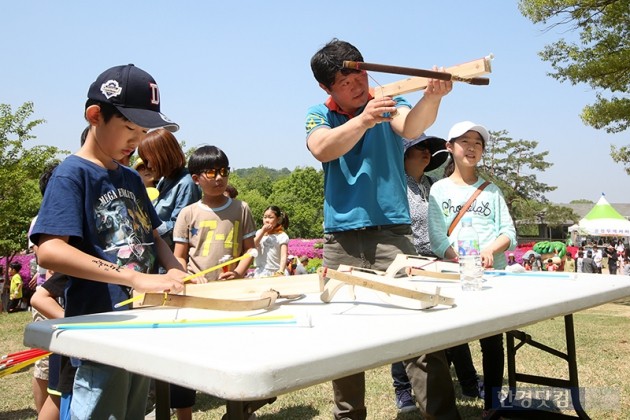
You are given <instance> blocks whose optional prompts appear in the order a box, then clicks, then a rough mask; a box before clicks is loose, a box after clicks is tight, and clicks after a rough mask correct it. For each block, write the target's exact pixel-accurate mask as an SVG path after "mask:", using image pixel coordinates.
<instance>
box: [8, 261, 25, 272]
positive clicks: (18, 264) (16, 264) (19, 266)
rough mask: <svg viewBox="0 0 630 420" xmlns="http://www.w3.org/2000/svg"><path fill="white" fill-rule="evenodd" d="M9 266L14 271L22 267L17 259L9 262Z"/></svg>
mask: <svg viewBox="0 0 630 420" xmlns="http://www.w3.org/2000/svg"><path fill="white" fill-rule="evenodd" d="M9 267H10V268H12V269H14V270H15V271H20V270H21V269H22V264H20V263H19V262H17V261H13V262H12V263H11V264H9Z"/></svg>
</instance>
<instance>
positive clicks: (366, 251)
mask: <svg viewBox="0 0 630 420" xmlns="http://www.w3.org/2000/svg"><path fill="white" fill-rule="evenodd" d="M398 254H406V255H416V250H415V248H414V246H413V241H412V236H411V226H410V225H387V226H380V227H370V228H366V229H357V230H348V231H343V232H333V233H327V234H324V261H323V264H324V266H325V267H329V268H331V269H336V268H337V267H339V265H340V264H345V265H349V266H352V267H361V268H371V269H373V270H380V271H385V270H387V268H388V267H389V265H390V264H391V263H392V261H394V258H396V255H398Z"/></svg>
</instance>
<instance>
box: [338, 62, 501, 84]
mask: <svg viewBox="0 0 630 420" xmlns="http://www.w3.org/2000/svg"><path fill="white" fill-rule="evenodd" d="M343 67H345V68H348V69H354V70H371V71H377V72H380V73H393V74H402V75H404V76H416V77H425V78H430V79H438V80H446V81H450V80H452V81H454V82H464V83H468V84H471V85H478V86H482V85H488V84H490V79H488V78H487V77H461V76H457V75H454V74H451V73H447V72H441V71H434V70H424V69H416V68H412V67H401V66H390V65H387V64H376V63H364V62H360V61H344V62H343Z"/></svg>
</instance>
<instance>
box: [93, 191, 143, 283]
mask: <svg viewBox="0 0 630 420" xmlns="http://www.w3.org/2000/svg"><path fill="white" fill-rule="evenodd" d="M94 216H95V220H96V228H97V233H98V235H99V239H100V243H101V244H102V246H103V250H104V251H105V252H106V253H108V254H109V255H110V256H111V258H109V260H110V261H116V263H117V264H118V265H121V266H125V267H127V268H131V269H133V270H136V271H140V272H143V273H146V272H149V270H150V269H151V267H152V266H153V263H154V261H155V255H154V253H153V252H151V247H152V246H153V242H152V241H151V242H143V239H144V238H153V236H152V229H151V221H150V219H149V214H148V213H147V212H146V210H145V208H144V207H142V206H139V205H138V202H137V199H136V196H135V194H134V193H133V192H131V191H129V190H127V189H125V188H118V189H116V190H112V191H110V192H109V193H107V194H104V195H102V196H101V197H99V201H98V204H97V206H96V208H95V209H94Z"/></svg>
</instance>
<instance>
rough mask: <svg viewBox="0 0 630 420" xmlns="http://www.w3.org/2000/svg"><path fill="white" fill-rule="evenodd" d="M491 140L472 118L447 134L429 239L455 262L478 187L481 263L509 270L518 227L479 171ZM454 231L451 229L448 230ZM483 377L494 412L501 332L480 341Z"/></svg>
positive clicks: (475, 217)
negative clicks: (461, 218)
mask: <svg viewBox="0 0 630 420" xmlns="http://www.w3.org/2000/svg"><path fill="white" fill-rule="evenodd" d="M489 139H490V133H488V130H487V129H486V128H485V127H483V126H481V125H478V124H475V123H473V122H470V121H463V122H459V123H457V124H455V125H454V126H453V127H452V128H451V130H450V131H449V133H448V139H447V143H446V148H447V150H448V151H449V152H450V154H451V160H450V161H449V163H448V164H447V166H446V168H445V171H444V175H445V178H444V179H441V180H440V181H438V182H436V183H435V184H433V186H432V187H431V192H430V197H429V220H430V223H429V237H430V240H431V248H432V249H433V252H434V253H435V254H436V255H437V256H438V257H441V258H447V259H452V260H456V259H457V252H456V251H455V249H454V248H453V247H452V245H453V244H454V243H455V242H456V239H457V234H458V233H459V229H460V228H461V224H457V225H456V226H454V227H453V228H451V229H449V227H450V225H451V223H452V222H453V220H455V218H456V217H457V215H458V213H459V212H460V209H462V208H463V207H464V205H465V204H466V203H467V201H468V200H469V198H470V197H471V196H472V195H473V194H474V193H475V192H476V191H477V190H478V189H480V190H481V192H480V193H479V195H478V196H477V197H476V198H475V199H474V201H473V202H472V204H471V205H470V207H469V208H468V209H467V211H466V215H467V216H469V217H470V218H471V219H472V224H473V227H474V228H475V230H476V231H477V234H478V235H479V246H480V248H481V261H482V264H483V266H484V267H485V268H492V267H494V268H498V269H503V268H505V266H506V264H507V261H506V258H505V251H507V250H508V249H510V250H513V249H514V248H515V247H516V229H515V228H514V222H513V221H512V217H511V216H510V212H509V209H508V207H507V204H506V202H505V198H504V197H503V194H502V193H501V190H500V189H499V188H498V187H497V186H496V185H494V184H492V183H490V184H488V185H486V186H485V188H484V187H482V185H483V184H484V183H485V180H484V179H483V178H481V177H480V176H479V174H478V172H477V165H478V163H479V162H480V161H481V158H482V155H483V152H484V150H485V146H486V144H487V143H488V141H489ZM449 231H450V232H449ZM480 344H481V352H482V364H483V376H484V410H485V411H486V412H485V414H488V415H490V414H491V409H492V408H493V400H494V402H495V404H496V403H498V401H499V399H498V398H493V396H495V395H497V393H498V392H500V390H501V386H502V384H503V369H504V363H505V362H504V357H505V355H504V351H503V335H502V334H498V335H495V336H491V337H486V338H483V339H481V340H480Z"/></svg>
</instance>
